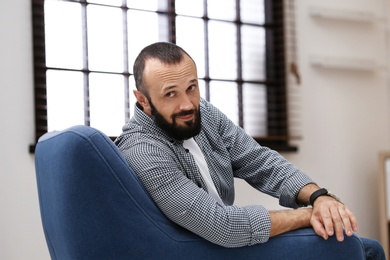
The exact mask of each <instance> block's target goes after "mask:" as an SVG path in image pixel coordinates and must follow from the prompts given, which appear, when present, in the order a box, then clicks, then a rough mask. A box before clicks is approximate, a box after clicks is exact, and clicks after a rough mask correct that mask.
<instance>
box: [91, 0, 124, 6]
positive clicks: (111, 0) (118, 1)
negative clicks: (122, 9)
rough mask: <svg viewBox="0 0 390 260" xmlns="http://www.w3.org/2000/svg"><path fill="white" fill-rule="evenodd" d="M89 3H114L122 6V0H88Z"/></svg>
mask: <svg viewBox="0 0 390 260" xmlns="http://www.w3.org/2000/svg"><path fill="white" fill-rule="evenodd" d="M87 2H89V3H96V4H104V5H113V6H121V5H122V0H88V1H87Z"/></svg>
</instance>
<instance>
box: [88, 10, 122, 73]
mask: <svg viewBox="0 0 390 260" xmlns="http://www.w3.org/2000/svg"><path fill="white" fill-rule="evenodd" d="M87 11H88V12H87V23H88V58H89V68H90V69H91V70H100V71H112V72H122V71H123V63H124V62H123V26H122V10H121V9H120V8H115V7H105V6H96V5H89V6H88V9H87Z"/></svg>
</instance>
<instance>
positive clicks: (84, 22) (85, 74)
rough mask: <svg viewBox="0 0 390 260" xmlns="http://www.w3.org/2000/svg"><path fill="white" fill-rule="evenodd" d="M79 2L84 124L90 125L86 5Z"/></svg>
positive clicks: (83, 2) (84, 2)
mask: <svg viewBox="0 0 390 260" xmlns="http://www.w3.org/2000/svg"><path fill="white" fill-rule="evenodd" d="M80 4H81V23H82V25H81V26H82V30H81V32H82V48H83V52H82V53H83V54H82V55H83V71H82V72H83V88H84V124H85V125H87V126H90V125H91V119H90V104H89V73H90V71H89V62H88V21H87V18H88V17H87V15H88V14H87V5H88V3H87V2H86V1H85V0H83V1H81V2H80Z"/></svg>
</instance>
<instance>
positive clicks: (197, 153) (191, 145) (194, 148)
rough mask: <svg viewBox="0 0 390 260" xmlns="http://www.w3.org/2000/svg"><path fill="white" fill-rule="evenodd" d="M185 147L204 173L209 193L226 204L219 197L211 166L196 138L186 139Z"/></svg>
mask: <svg viewBox="0 0 390 260" xmlns="http://www.w3.org/2000/svg"><path fill="white" fill-rule="evenodd" d="M183 147H184V148H186V149H188V150H189V151H190V153H191V154H192V156H193V157H194V159H195V162H196V164H197V165H198V168H199V171H200V173H201V174H202V177H203V180H204V181H205V183H206V186H207V190H208V193H209V195H210V196H211V197H213V198H214V199H215V200H216V201H217V202H219V203H220V204H221V205H224V203H223V202H222V200H221V197H219V195H218V192H217V189H216V188H215V185H214V182H213V180H212V179H211V176H210V172H209V168H208V167H207V163H206V160H205V159H204V156H203V153H202V151H201V150H200V148H199V145H198V144H197V143H196V142H195V140H194V138H190V139H188V140H184V142H183Z"/></svg>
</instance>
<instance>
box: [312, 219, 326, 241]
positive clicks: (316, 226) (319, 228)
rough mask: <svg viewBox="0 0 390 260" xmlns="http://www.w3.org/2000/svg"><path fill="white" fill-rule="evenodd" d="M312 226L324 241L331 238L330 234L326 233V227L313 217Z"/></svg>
mask: <svg viewBox="0 0 390 260" xmlns="http://www.w3.org/2000/svg"><path fill="white" fill-rule="evenodd" d="M310 224H311V226H312V227H313V229H314V232H316V234H317V235H318V236H320V237H322V238H323V239H325V240H327V239H328V238H329V236H328V233H327V232H326V230H325V228H324V225H323V224H322V222H321V221H319V220H318V219H317V218H316V217H314V216H313V217H312V219H311V220H310Z"/></svg>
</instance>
